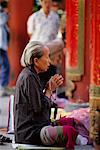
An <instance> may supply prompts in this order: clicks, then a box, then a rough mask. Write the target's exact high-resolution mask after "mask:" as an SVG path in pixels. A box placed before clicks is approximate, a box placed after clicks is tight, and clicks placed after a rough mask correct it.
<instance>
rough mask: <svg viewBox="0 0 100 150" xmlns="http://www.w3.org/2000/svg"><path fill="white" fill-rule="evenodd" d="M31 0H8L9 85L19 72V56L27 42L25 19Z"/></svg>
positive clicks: (12, 83) (29, 12)
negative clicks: (9, 35) (9, 36)
mask: <svg viewBox="0 0 100 150" xmlns="http://www.w3.org/2000/svg"><path fill="white" fill-rule="evenodd" d="M32 7H33V0H29V1H28V2H27V1H25V0H10V1H9V11H10V20H9V25H10V34H11V38H10V44H9V50H8V54H9V59H10V66H11V76H10V85H11V86H12V85H15V82H16V79H17V77H18V74H19V72H20V71H21V65H20V57H21V54H22V51H23V49H24V47H25V45H26V43H27V42H28V40H29V39H28V35H27V19H28V16H29V15H30V14H31V13H32Z"/></svg>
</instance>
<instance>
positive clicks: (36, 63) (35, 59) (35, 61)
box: [34, 58, 38, 66]
mask: <svg viewBox="0 0 100 150" xmlns="http://www.w3.org/2000/svg"><path fill="white" fill-rule="evenodd" d="M34 65H35V66H38V58H34Z"/></svg>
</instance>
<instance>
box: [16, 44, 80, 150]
mask: <svg viewBox="0 0 100 150" xmlns="http://www.w3.org/2000/svg"><path fill="white" fill-rule="evenodd" d="M21 63H22V65H23V66H24V67H25V68H24V69H23V70H22V72H21V73H20V75H19V77H18V80H17V83H16V92H15V104H14V120H15V124H14V125H15V142H16V143H27V144H44V145H60V146H61V145H66V147H73V145H74V144H75V139H76V137H77V131H76V130H75V129H74V128H73V127H72V124H73V119H71V120H70V121H69V124H70V126H68V124H67V126H66V125H65V126H57V125H56V126H53V125H52V123H51V122H50V109H51V107H57V106H56V104H55V103H54V102H53V101H51V99H50V98H51V94H52V92H53V91H54V90H55V89H56V88H57V87H58V86H60V85H61V84H62V83H63V78H62V76H61V75H58V74H56V75H54V76H53V77H52V78H51V79H50V80H49V81H48V83H47V85H46V88H45V89H44V90H43V91H42V88H41V84H40V79H39V76H38V74H39V73H40V72H43V71H46V70H47V69H48V67H49V65H50V58H49V49H48V47H46V46H44V45H42V44H41V43H39V42H30V43H28V45H27V46H26V48H25V50H24V52H23V55H22V58H21Z"/></svg>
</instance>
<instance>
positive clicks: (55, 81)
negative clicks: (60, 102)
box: [48, 74, 63, 92]
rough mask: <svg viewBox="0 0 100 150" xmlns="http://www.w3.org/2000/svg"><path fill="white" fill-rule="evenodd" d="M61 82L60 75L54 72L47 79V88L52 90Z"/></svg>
mask: <svg viewBox="0 0 100 150" xmlns="http://www.w3.org/2000/svg"><path fill="white" fill-rule="evenodd" d="M62 83H63V77H62V75H59V74H55V75H54V76H52V77H51V78H50V80H49V84H48V89H49V90H50V91H52V92H53V91H55V90H56V88H57V87H59V86H60V85H62Z"/></svg>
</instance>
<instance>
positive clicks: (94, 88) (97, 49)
mask: <svg viewBox="0 0 100 150" xmlns="http://www.w3.org/2000/svg"><path fill="white" fill-rule="evenodd" d="M91 35H92V38H91V40H92V48H91V58H92V59H91V74H90V75H91V79H90V137H91V138H92V139H93V140H94V142H95V144H96V149H98V150H99V149H100V0H95V1H94V0H92V33H91Z"/></svg>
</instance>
